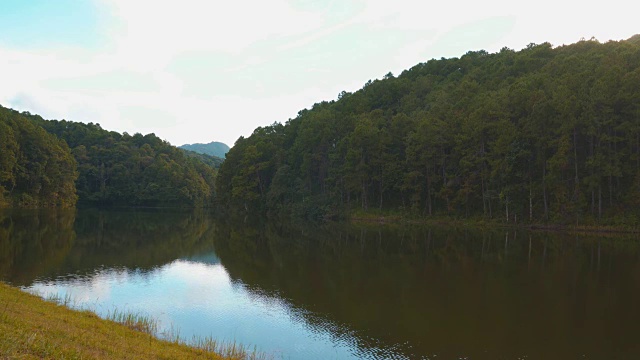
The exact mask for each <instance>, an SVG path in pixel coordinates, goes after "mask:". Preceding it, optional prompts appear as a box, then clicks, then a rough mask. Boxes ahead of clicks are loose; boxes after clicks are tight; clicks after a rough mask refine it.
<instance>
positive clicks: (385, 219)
mask: <svg viewBox="0 0 640 360" xmlns="http://www.w3.org/2000/svg"><path fill="white" fill-rule="evenodd" d="M346 220H347V221H348V222H351V223H377V224H409V225H426V226H460V227H477V228H486V229H524V230H530V231H543V232H568V233H585V234H620V235H623V234H640V227H624V226H614V225H578V226H576V225H563V224H544V223H532V224H529V223H519V224H513V223H508V224H507V223H501V222H496V221H491V220H477V219H464V220H462V219H452V218H447V217H434V218H423V219H415V218H407V217H403V216H401V215H375V214H371V215H366V214H358V215H352V216H349V217H347V218H346Z"/></svg>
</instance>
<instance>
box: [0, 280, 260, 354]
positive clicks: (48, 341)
mask: <svg viewBox="0 0 640 360" xmlns="http://www.w3.org/2000/svg"><path fill="white" fill-rule="evenodd" d="M48 300H49V301H45V300H43V299H41V298H39V297H37V296H35V295H32V294H28V293H26V292H23V291H20V290H19V289H16V288H12V287H10V286H8V285H6V284H3V283H0V359H246V358H260V357H261V356H256V353H255V352H254V353H253V355H252V354H251V353H247V351H246V349H244V347H242V346H237V345H235V344H231V345H232V346H229V344H219V343H217V342H216V341H214V340H212V339H204V340H199V341H200V343H198V341H196V342H195V344H194V345H195V346H187V345H185V341H183V340H181V339H179V337H176V338H175V339H173V340H174V341H162V340H159V339H158V338H157V337H155V336H154V335H155V333H156V332H157V325H156V322H155V321H153V320H152V319H149V318H148V317H145V316H140V315H131V314H126V313H112V314H111V320H114V321H108V320H103V319H100V318H99V317H98V316H97V315H96V314H94V313H93V312H90V311H74V310H71V309H69V308H67V307H65V306H62V305H60V304H59V303H63V304H64V303H67V304H68V303H69V302H70V301H71V300H70V299H69V298H65V299H56V298H55V297H54V298H49V299H48ZM61 300H62V301H61ZM120 322H122V323H124V325H123V324H120ZM195 340H197V339H195ZM227 351H229V352H227ZM219 353H221V354H224V355H225V356H221V355H219Z"/></svg>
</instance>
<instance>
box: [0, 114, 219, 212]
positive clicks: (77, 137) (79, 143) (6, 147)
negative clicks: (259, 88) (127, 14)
mask: <svg viewBox="0 0 640 360" xmlns="http://www.w3.org/2000/svg"><path fill="white" fill-rule="evenodd" d="M0 110H1V111H2V114H3V117H2V122H0V127H5V128H8V129H9V130H11V128H12V127H13V130H11V131H9V130H5V129H4V128H0V147H1V150H2V157H1V158H0V161H1V163H0V186H2V188H1V190H3V191H2V192H0V193H4V197H5V198H6V197H7V196H8V197H10V198H11V199H17V200H12V201H5V204H4V206H27V207H38V206H53V205H74V204H75V202H76V191H77V199H78V202H79V203H80V204H84V205H89V206H180V207H208V206H211V205H212V204H213V201H214V198H215V192H214V180H215V169H214V167H215V165H216V163H217V164H219V162H217V161H216V159H214V158H212V157H208V156H206V155H201V154H195V153H191V154H189V153H187V152H185V151H184V150H181V149H178V148H176V147H174V146H171V145H170V144H169V143H167V142H166V141H163V140H161V139H160V138H158V137H157V136H155V135H154V134H148V135H142V134H134V135H133V136H132V135H129V134H127V133H124V134H120V133H117V132H114V131H107V130H104V129H102V128H101V127H100V125H99V124H93V123H89V124H83V123H77V122H72V121H66V120H62V121H58V120H44V119H42V118H41V117H40V116H38V115H32V114H29V113H28V112H23V113H19V112H17V111H15V110H10V109H5V108H0ZM12 119H13V120H12ZM12 124H13V125H12ZM20 127H22V128H24V130H20ZM19 130H20V131H19ZM13 134H19V135H20V136H18V135H15V136H14V135H13ZM3 137H9V140H7V141H5V140H4V138H3ZM13 137H15V138H16V140H13V141H10V140H11V139H12V138H13ZM5 153H7V154H8V155H10V156H5ZM14 153H15V154H18V155H15V156H13V155H11V154H14ZM71 155H72V156H71ZM76 164H77V165H76ZM76 178H77V179H76ZM74 181H75V186H74ZM58 188H60V189H61V190H57V189H58ZM61 192H64V196H62V195H61V194H62V193H61ZM7 194H8V195H7ZM0 195H2V194H0ZM67 198H69V199H70V200H64V202H62V201H63V200H62V199H67ZM0 199H2V197H0ZM25 199H26V200H25ZM27 200H28V201H27Z"/></svg>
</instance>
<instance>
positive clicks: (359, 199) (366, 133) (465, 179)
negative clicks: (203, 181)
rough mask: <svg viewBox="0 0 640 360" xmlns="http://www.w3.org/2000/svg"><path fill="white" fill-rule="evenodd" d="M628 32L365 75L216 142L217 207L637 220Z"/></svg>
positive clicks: (637, 89) (639, 49)
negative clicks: (221, 150)
mask: <svg viewBox="0 0 640 360" xmlns="http://www.w3.org/2000/svg"><path fill="white" fill-rule="evenodd" d="M639 84H640V44H638V42H637V36H636V37H634V38H632V39H631V41H619V42H615V41H611V42H607V43H599V42H598V41H595V40H590V41H580V42H578V43H576V44H572V45H568V46H560V47H555V48H554V47H553V46H552V45H551V44H549V43H544V44H539V45H536V44H531V45H529V46H527V47H526V48H525V49H522V50H521V51H514V50H511V49H508V48H503V49H502V50H501V51H499V52H497V53H488V52H486V51H470V52H468V53H466V54H464V55H463V56H461V57H460V58H451V59H444V58H443V59H440V60H430V61H428V62H426V63H420V64H417V65H416V66H414V67H412V68H411V69H409V70H406V71H403V72H402V73H401V74H400V75H399V76H397V77H395V76H393V75H392V74H391V73H389V74H387V75H386V76H385V77H384V78H383V79H382V80H375V81H369V82H367V83H366V84H365V85H364V87H363V88H362V89H360V90H358V91H357V92H355V93H347V92H343V93H341V94H340V96H339V99H338V100H337V101H330V102H321V103H318V104H315V105H314V106H313V108H312V109H310V110H307V109H305V110H302V111H300V112H299V114H298V116H297V117H296V118H295V119H290V120H289V121H287V122H286V123H285V124H274V125H271V126H266V127H260V128H258V129H256V130H255V131H254V133H253V134H252V135H251V136H249V137H248V138H240V139H239V140H238V141H237V142H236V144H235V145H234V147H233V149H231V150H230V151H229V153H228V154H227V158H226V160H225V162H224V163H223V164H222V166H221V168H220V172H219V176H218V180H217V181H218V182H217V188H218V195H219V199H220V201H221V203H222V205H223V208H225V209H230V210H231V211H240V212H245V211H247V210H248V211H256V212H266V213H270V214H289V215H293V216H306V217H320V216H330V215H343V214H349V213H352V212H354V211H364V212H371V211H374V210H375V211H386V212H389V211H391V212H397V213H401V214H407V215H412V216H436V215H444V216H449V217H456V218H468V217H475V218H485V219H491V218H497V219H503V221H509V222H515V221H518V222H522V221H526V222H554V223H572V224H576V223H612V224H625V225H626V224H638V223H639V222H640V220H639V219H640V86H639Z"/></svg>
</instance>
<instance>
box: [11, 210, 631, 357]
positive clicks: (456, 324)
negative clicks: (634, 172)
mask: <svg viewBox="0 0 640 360" xmlns="http://www.w3.org/2000/svg"><path fill="white" fill-rule="evenodd" d="M639 249H640V248H639V246H638V241H637V239H636V238H632V239H625V238H619V237H616V238H601V237H593V236H592V237H589V236H575V235H561V234H543V233H528V232H524V231H513V230H510V231H495V232H489V231H480V230H472V229H466V230H465V229H459V230H456V229H443V228H422V227H410V228H405V227H400V226H377V225H357V226H346V225H336V224H333V225H330V226H323V227H317V226H310V225H308V224H306V225H292V224H273V223H271V224H247V223H240V224H236V223H227V222H220V221H215V220H214V219H213V218H212V217H210V216H208V215H207V214H204V213H191V212H185V213H175V212H100V211H79V212H78V213H77V214H76V213H73V212H72V213H46V212H23V213H11V214H4V215H2V214H0V260H1V261H2V263H0V276H2V278H3V279H4V280H5V281H9V282H11V283H14V284H17V285H23V286H29V287H30V288H31V289H34V290H37V291H40V292H42V293H55V294H58V295H61V296H64V295H65V294H70V295H71V296H72V297H73V298H74V299H75V300H76V301H78V302H79V303H80V304H81V305H84V306H88V307H90V308H93V309H94V310H96V311H97V312H99V313H103V314H104V313H106V312H107V311H109V310H112V309H113V308H114V307H117V308H118V309H120V310H129V311H143V312H145V313H148V314H150V315H152V316H153V317H155V318H157V319H159V320H160V321H161V325H162V326H164V327H165V328H171V327H173V328H174V329H179V331H180V334H181V335H182V336H184V337H187V338H188V337H190V336H191V335H199V336H209V335H211V336H214V337H216V338H219V339H227V340H236V341H239V342H241V343H245V344H251V345H256V346H257V347H258V348H259V349H261V350H264V351H267V352H269V353H272V354H274V355H275V357H276V358H279V357H282V358H287V359H288V358H292V359H296V358H302V359H309V358H318V359H325V358H338V359H342V358H372V359H373V358H380V359H386V358H460V357H467V358H471V359H495V358H503V359H516V358H523V357H526V358H530V359H535V358H544V359H549V358H558V359H563V358H578V357H581V358H589V359H609V358H636V357H639V356H640V345H639V344H638V342H637V341H636V339H635V336H634V334H636V333H637V330H638V325H637V324H640V311H639V310H637V309H636V306H635V305H636V304H637V303H638V301H640V251H639ZM583 355H584V357H583Z"/></svg>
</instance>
